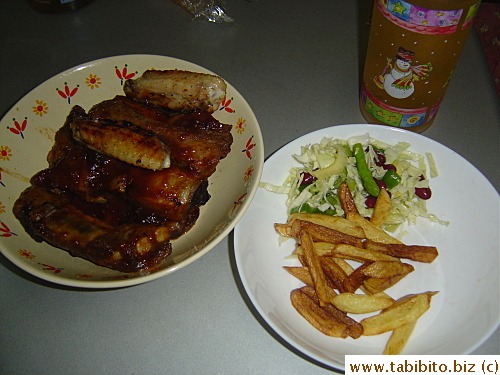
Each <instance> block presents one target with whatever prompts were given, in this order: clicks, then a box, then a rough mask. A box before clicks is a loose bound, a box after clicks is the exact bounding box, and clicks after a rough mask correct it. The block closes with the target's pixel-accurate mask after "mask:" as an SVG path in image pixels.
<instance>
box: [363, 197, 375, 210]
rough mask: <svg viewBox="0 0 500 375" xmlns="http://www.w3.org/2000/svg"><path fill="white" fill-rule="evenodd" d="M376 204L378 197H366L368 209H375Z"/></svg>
mask: <svg viewBox="0 0 500 375" xmlns="http://www.w3.org/2000/svg"><path fill="white" fill-rule="evenodd" d="M375 203H377V198H376V197H374V196H373V195H369V196H367V197H366V200H365V206H366V207H368V208H373V207H375Z"/></svg>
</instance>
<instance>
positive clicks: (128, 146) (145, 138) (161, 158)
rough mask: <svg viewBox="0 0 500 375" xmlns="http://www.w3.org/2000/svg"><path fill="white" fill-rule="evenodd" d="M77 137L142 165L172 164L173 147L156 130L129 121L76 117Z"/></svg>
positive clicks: (162, 166) (158, 166) (167, 165)
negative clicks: (157, 134)
mask: <svg viewBox="0 0 500 375" xmlns="http://www.w3.org/2000/svg"><path fill="white" fill-rule="evenodd" d="M70 126H71V130H72V131H73V138H74V139H75V140H77V141H79V142H81V143H83V144H85V145H86V146H87V147H89V148H90V149H92V150H95V151H98V152H100V153H103V154H105V155H108V156H111V157H114V158H117V159H118V160H121V161H124V162H126V163H129V164H132V165H135V166H137V167H141V168H147V169H152V170H159V169H163V168H168V167H170V149H169V148H168V147H167V146H166V145H165V144H164V143H163V142H161V141H160V140H159V139H158V137H156V135H155V134H154V133H151V132H148V131H146V130H144V129H142V128H140V127H138V126H135V125H133V124H130V123H128V122H123V121H121V122H114V121H110V120H90V119H86V118H82V117H80V118H76V119H75V120H74V121H73V122H71V125H70Z"/></svg>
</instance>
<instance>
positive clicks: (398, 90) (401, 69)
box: [373, 47, 432, 99]
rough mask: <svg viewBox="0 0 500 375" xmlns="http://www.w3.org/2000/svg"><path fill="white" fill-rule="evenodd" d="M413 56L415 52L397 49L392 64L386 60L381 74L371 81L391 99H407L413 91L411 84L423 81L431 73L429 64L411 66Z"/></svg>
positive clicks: (389, 60)
mask: <svg viewBox="0 0 500 375" xmlns="http://www.w3.org/2000/svg"><path fill="white" fill-rule="evenodd" d="M414 56H415V52H413V51H409V50H407V49H405V48H403V47H399V48H398V54H397V55H396V56H395V62H394V64H393V63H392V59H390V58H387V64H386V66H385V68H384V70H383V71H382V74H380V75H379V76H376V77H375V78H374V79H373V81H374V82H375V84H376V85H377V86H378V87H379V88H381V89H383V90H385V91H386V92H387V93H388V94H389V95H390V96H392V97H393V98H397V99H404V98H407V97H409V96H410V95H412V94H413V92H414V91H415V85H414V84H413V83H414V82H416V81H418V80H420V79H425V78H426V77H427V76H428V75H429V73H430V72H431V71H432V64H431V63H430V62H429V63H427V64H423V65H417V66H412V65H411V62H412V59H413V57H414Z"/></svg>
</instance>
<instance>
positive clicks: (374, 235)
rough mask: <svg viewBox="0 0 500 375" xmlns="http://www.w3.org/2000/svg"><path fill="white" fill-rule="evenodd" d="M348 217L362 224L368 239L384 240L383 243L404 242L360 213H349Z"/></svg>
mask: <svg viewBox="0 0 500 375" xmlns="http://www.w3.org/2000/svg"><path fill="white" fill-rule="evenodd" d="M346 217H347V219H349V220H351V221H354V222H355V223H358V224H359V225H361V228H363V230H364V231H365V235H366V238H367V239H370V240H373V241H377V242H382V243H399V244H402V242H401V241H400V240H398V239H397V238H394V237H393V236H391V235H390V234H388V233H387V232H385V231H384V230H383V229H381V228H379V227H377V226H375V225H374V224H373V223H372V222H371V221H369V220H367V219H365V218H364V217H363V216H361V215H360V214H356V213H354V212H348V213H347V216H346Z"/></svg>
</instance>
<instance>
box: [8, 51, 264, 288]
mask: <svg viewBox="0 0 500 375" xmlns="http://www.w3.org/2000/svg"><path fill="white" fill-rule="evenodd" d="M1 122H2V125H3V126H2V129H7V130H3V134H4V135H3V136H2V139H1V141H0V173H1V175H0V184H1V185H2V186H1V187H0V189H1V190H0V191H1V196H0V251H1V253H2V254H3V255H4V256H5V258H7V259H8V260H10V261H11V262H12V263H14V264H15V265H17V266H18V267H20V268H21V269H23V270H24V271H26V272H28V273H30V274H32V275H35V276H37V277H38V278H41V279H44V280H46V281H50V282H54V283H57V284H62V285H67V286H73V287H85V288H116V287H124V286H130V285H137V284H140V283H144V282H148V281H151V280H154V279H157V278H159V277H162V276H165V275H167V274H169V273H172V272H174V271H176V270H179V269H181V268H182V267H184V266H186V265H188V264H190V263H191V262H193V261H195V260H196V259H198V258H200V257H201V256H202V255H204V254H205V253H206V252H208V251H209V250H210V249H212V248H214V247H215V246H216V245H217V244H218V243H219V242H220V241H222V240H223V239H224V238H225V237H226V236H227V235H228V233H229V232H230V231H231V230H232V229H233V228H234V226H235V225H236V223H237V222H238V220H239V219H240V218H241V217H242V215H243V214H244V212H245V211H246V209H247V207H248V205H249V204H250V201H251V200H252V198H253V196H254V194H255V192H256V189H257V187H258V183H259V179H260V175H261V172H262V166H263V162H264V150H263V141H262V135H261V131H260V128H259V124H258V122H257V119H256V118H255V115H254V114H253V112H252V110H251V108H250V107H249V105H248V103H247V102H246V101H245V99H244V98H243V97H242V96H241V95H240V94H239V93H238V91H237V90H236V89H235V88H234V87H232V86H231V85H230V84H229V83H228V82H226V81H225V80H224V79H223V78H221V77H220V76H218V75H216V74H215V73H212V72H211V71H209V70H207V69H205V68H203V67H201V66H199V65H196V64H193V63H190V62H187V61H184V60H180V59H175V58H171V57H165V56H158V55H123V56H113V57H108V58H103V59H100V60H95V61H92V62H88V63H85V64H82V65H79V66H76V67H74V68H71V69H68V70H67V71H65V72H62V73H60V74H58V75H56V76H54V77H52V78H50V79H48V80H47V81H45V82H44V83H42V84H41V85H39V86H38V87H36V88H35V89H33V90H32V91H31V92H29V93H28V94H27V95H25V96H24V97H23V98H22V99H21V100H20V101H19V102H18V103H16V104H15V105H14V106H13V107H12V108H11V109H10V110H9V111H8V112H7V114H6V115H5V116H4V117H3V119H2V120H1Z"/></svg>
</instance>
